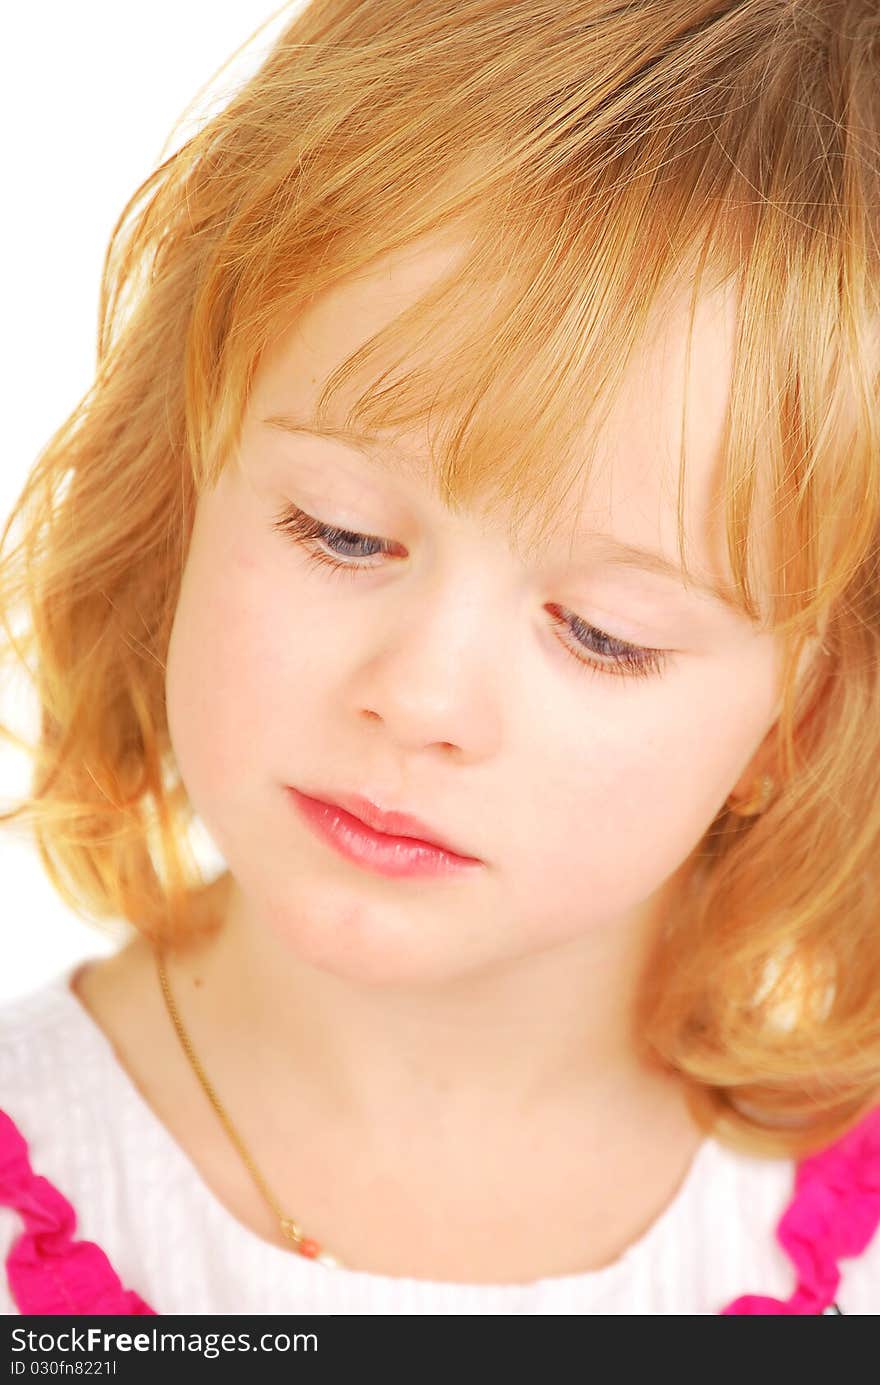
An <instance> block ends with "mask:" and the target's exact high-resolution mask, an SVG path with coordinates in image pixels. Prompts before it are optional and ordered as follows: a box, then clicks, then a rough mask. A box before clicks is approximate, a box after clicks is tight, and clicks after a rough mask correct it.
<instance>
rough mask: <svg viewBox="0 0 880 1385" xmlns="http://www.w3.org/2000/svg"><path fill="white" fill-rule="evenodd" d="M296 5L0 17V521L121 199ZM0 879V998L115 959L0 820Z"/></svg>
mask: <svg viewBox="0 0 880 1385" xmlns="http://www.w3.org/2000/svg"><path fill="white" fill-rule="evenodd" d="M300 7H301V0H294V2H293V3H289V4H287V5H285V6H283V7H279V5H278V4H277V2H276V3H274V4H273V3H272V0H151V4H150V5H148V6H147V5H128V4H126V3H124V0H122V3H120V0H76V3H74V4H70V3H69V2H68V0H49V3H44V4H40V5H25V4H16V5H13V6H11V7H10V9H9V10H8V11H7V12H6V15H5V19H4V24H3V29H4V35H3V37H4V42H3V51H4V54H5V57H4V60H3V62H2V69H0V131H2V134H0V140H2V183H3V191H2V197H3V208H4V211H3V216H2V217H0V265H2V273H3V295H2V303H3V324H4V326H3V332H2V337H0V341H2V347H0V349H2V357H0V379H2V382H3V414H2V418H3V442H4V446H3V456H2V465H0V512H2V520H3V523H5V522H6V520H7V518H8V516H9V512H10V510H11V507H12V504H13V501H14V499H15V497H16V495H17V493H18V491H19V490H20V488H21V485H22V482H23V481H24V478H25V476H26V474H27V472H28V471H29V470H30V467H31V466H32V465H33V462H34V460H35V458H36V457H37V455H38V453H39V452H40V450H41V449H42V448H43V447H44V446H45V444H46V443H47V441H48V440H49V438H50V437H51V435H52V434H53V432H54V431H55V429H56V428H57V427H59V425H60V424H61V423H62V422H63V421H64V419H65V418H66V417H67V415H68V414H69V413H70V411H71V410H72V409H73V408H74V406H75V405H76V403H77V402H78V400H79V398H80V396H81V395H82V394H83V392H84V391H85V390H86V389H87V388H88V385H89V384H90V382H91V379H92V373H93V370H94V363H95V351H96V344H97V313H98V294H99V284H100V276H101V268H102V264H103V257H104V252H105V249H106V246H107V242H108V239H109V236H110V233H111V231H112V229H113V226H114V224H115V222H116V219H117V217H118V216H119V214H120V212H121V211H122V208H123V206H124V205H125V202H126V201H127V199H128V197H129V196H130V195H131V193H132V192H134V190H135V188H136V187H137V186H138V184H139V183H140V182H141V180H142V179H143V178H144V177H145V176H146V175H147V174H148V173H149V172H150V171H151V169H152V168H154V167H155V166H156V164H157V163H159V162H160V160H161V158H162V156H163V155H164V154H165V153H170V152H171V150H172V149H174V148H176V147H177V146H178V145H179V144H180V143H181V142H182V140H183V139H184V138H185V137H186V135H187V134H188V133H191V132H192V130H193V129H194V128H196V127H197V125H198V124H200V123H201V122H202V120H203V119H204V116H205V115H206V114H207V113H210V111H213V110H216V109H217V108H218V107H219V106H220V105H222V104H224V100H225V97H226V95H227V94H228V93H229V92H231V91H232V90H233V89H234V87H235V86H236V84H237V83H239V82H240V81H241V79H242V78H243V77H244V76H246V75H248V73H249V72H251V71H253V70H254V68H255V67H256V66H257V65H258V64H259V62H260V60H261V58H262V56H263V54H264V53H265V51H266V50H267V48H268V47H269V46H270V45H271V42H272V40H273V39H274V38H275V37H276V36H277V34H278V32H279V31H280V30H281V28H282V27H283V25H284V23H285V22H287V21H288V20H289V19H290V18H291V17H292V16H293V15H294V14H295V13H296V11H297V10H298V9H299V8H300ZM267 20H269V21H270V22H269V24H268V25H267V27H266V28H265V29H264V30H263V31H262V33H260V34H258V35H256V37H255V38H254V40H253V42H252V43H249V44H248V46H247V51H246V52H245V53H244V54H241V55H240V56H239V57H237V58H236V59H235V60H234V62H233V63H231V64H230V67H229V68H227V69H226V71H225V72H223V73H222V74H220V75H219V76H217V77H216V80H214V79H215V74H216V73H217V70H218V68H219V67H220V66H221V64H223V63H224V62H226V60H227V59H229V58H231V57H232V55H233V53H235V51H236V49H237V48H239V46H240V45H241V44H243V43H245V42H246V41H247V40H248V39H249V38H250V36H251V35H252V34H253V33H254V31H255V30H256V29H257V28H258V26H260V25H261V24H264V23H265V22H266V21H267ZM206 84H207V90H206V91H204V92H203V93H202V94H201V95H199V93H200V89H201V88H203V87H205V86H206ZM196 98H198V99H196ZM194 101H195V105H194V106H193V107H192V109H191V110H190V111H189V113H188V114H187V108H188V107H189V106H190V104H191V103H192V102H194ZM185 114H187V119H186V121H185V122H184V124H183V126H182V127H181V128H180V129H176V127H177V124H178V121H180V120H181V118H182V117H183V116H184V115H185ZM172 135H173V138H172ZM166 146H167V147H166ZM26 688H27V685H26V684H25V683H22V684H21V685H20V686H18V687H15V686H13V687H10V686H8V685H7V686H3V685H0V717H2V718H3V720H4V721H6V720H7V718H8V717H9V714H10V711H12V721H13V726H14V728H15V729H16V730H19V731H22V730H29V729H30V726H31V724H32V723H31V722H30V721H28V720H26V719H23V718H24V717H26V716H27V714H28V710H27V709H28V705H29V704H27V703H26V702H25V701H24V699H25V698H26V697H27V692H26ZM22 709H24V712H23V711H22ZM26 783H27V766H26V764H25V762H24V758H23V756H21V755H20V754H18V753H17V752H13V751H10V750H9V749H8V748H6V747H5V746H3V745H2V743H0V800H2V802H0V807H2V808H4V809H5V808H7V807H9V806H11V804H12V802H13V800H14V799H15V797H16V796H17V794H18V793H19V792H21V791H22V790H23V789H24V788H25V786H26ZM0 880H2V895H0V900H2V903H0V917H2V923H0V928H2V933H0V1002H2V1001H3V1000H4V999H7V998H12V997H14V996H16V995H20V994H23V993H26V992H28V991H30V990H32V989H35V988H36V987H37V986H39V985H40V984H41V983H42V982H43V981H44V980H48V979H49V978H50V977H52V976H54V975H55V974H57V973H58V972H59V971H60V970H61V969H62V968H64V967H67V966H68V965H72V964H73V963H74V962H75V961H76V960H78V959H79V958H80V957H84V956H93V955H97V954H99V953H106V952H110V951H113V950H115V949H116V947H118V946H119V944H120V942H121V941H122V940H123V939H124V937H125V936H127V933H128V927H127V925H126V924H124V922H123V921H121V920H120V921H118V922H117V923H116V925H115V928H114V925H113V924H112V923H111V924H109V925H105V926H104V927H99V926H98V925H96V924H95V923H93V922H88V921H87V920H83V919H80V918H79V917H78V916H77V915H75V914H74V913H73V912H72V911H71V910H70V909H69V908H68V907H67V906H66V905H65V904H64V903H63V902H62V900H61V899H60V898H59V896H58V895H57V894H56V892H55V890H54V888H53V887H52V886H51V884H50V882H49V880H48V877H47V875H46V873H45V871H44V868H43V865H42V862H41V861H40V860H39V858H38V856H37V854H36V852H35V851H34V849H33V848H32V847H31V846H30V845H29V843H28V840H27V839H26V838H25V837H23V836H22V835H21V829H20V828H18V829H16V830H15V831H12V830H10V828H9V827H6V828H3V827H2V826H0ZM108 930H109V931H108Z"/></svg>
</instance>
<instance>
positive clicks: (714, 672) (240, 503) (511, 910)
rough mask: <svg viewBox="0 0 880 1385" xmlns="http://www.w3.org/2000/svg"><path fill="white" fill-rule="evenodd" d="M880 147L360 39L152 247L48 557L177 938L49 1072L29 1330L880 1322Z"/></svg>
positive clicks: (43, 1026)
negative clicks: (429, 1321)
mask: <svg viewBox="0 0 880 1385" xmlns="http://www.w3.org/2000/svg"><path fill="white" fill-rule="evenodd" d="M878 90H880V13H878V9H877V6H876V3H875V2H874V0H822V3H821V4H819V3H816V0H799V2H798V0H744V2H743V3H731V2H730V0H701V2H700V3H697V0H636V3H631V4H628V5H626V6H619V5H616V4H612V3H610V0H583V2H582V3H566V4H555V5H552V6H548V5H546V4H543V3H539V0H534V3H533V2H532V0H517V3H499V2H498V0H468V3H466V4H461V5H458V6H453V7H449V6H448V4H447V3H445V0H444V3H434V0H421V3H418V4H415V5H414V4H413V3H412V0H406V3H403V2H402V0H312V2H311V3H310V4H309V5H308V6H307V7H306V8H304V9H302V11H301V12H299V13H297V15H296V16H295V17H294V18H293V19H292V20H291V23H290V24H289V27H287V28H286V30H285V31H284V33H283V34H282V36H281V38H280V40H279V41H278V42H277V44H276V45H275V46H274V48H273V49H272V51H271V53H270V55H269V56H268V58H267V60H266V61H265V63H264V64H263V66H262V67H261V69H260V70H259V71H258V72H257V74H256V75H255V76H254V77H253V78H252V79H251V80H249V81H248V82H247V83H246V84H245V85H244V86H243V87H242V89H241V90H240V91H239V92H238V94H237V95H236V96H235V97H234V98H233V99H232V101H231V102H230V103H229V104H228V106H227V107H226V109H224V110H223V111H222V112H221V113H220V114H217V115H215V116H214V117H213V118H212V119H210V120H209V121H208V122H207V123H206V124H205V125H204V126H203V128H202V129H201V131H200V132H199V133H198V134H196V135H195V136H194V137H193V138H191V139H190V140H189V141H188V143H186V144H185V145H184V146H183V147H182V148H181V149H180V151H179V152H177V153H175V154H174V155H173V156H171V157H170V158H168V159H167V160H166V162H164V163H163V164H162V166H161V167H160V168H158V169H157V170H156V171H155V172H154V173H153V174H152V175H151V176H150V177H149V178H148V179H147V181H146V182H145V183H144V185H143V186H142V187H141V188H140V189H138V192H137V193H136V194H135V196H134V197H133V198H132V200H131V202H130V203H129V205H128V206H127V207H126V209H125V211H124V213H123V215H122V217H121V218H120V221H119V223H118V225H117V227H116V230H115V231H114V235H113V238H112V241H111V246H110V250H109V254H108V259H107V264H106V274H105V279H104V284H103V298H102V319H101V326H100V343H99V366H98V371H97V376H96V379H95V382H94V385H93V387H92V389H91V390H90V391H89V393H88V395H87V396H86V398H84V400H83V401H82V403H81V405H80V406H79V408H78V409H77V410H76V411H75V413H74V415H73V416H72V417H71V418H70V419H69V420H68V421H67V422H66V423H65V424H64V425H63V426H62V428H61V429H60V430H59V431H58V432H57V433H56V435H55V436H54V438H53V439H52V441H51V443H50V445H49V446H48V448H47V449H46V450H45V452H44V453H43V454H42V455H41V457H40V458H39V460H38V462H37V464H36V466H35V469H34V471H33V473H32V475H31V477H30V479H29V480H28V483H27V484H26V486H25V488H24V490H23V492H22V495H21V497H20V499H19V502H18V504H17V506H16V511H15V513H14V515H13V519H15V520H17V521H18V522H19V523H20V524H21V533H20V536H19V538H18V541H17V544H15V545H13V544H12V542H11V539H10V532H11V524H12V520H11V521H10V526H7V531H6V534H5V535H4V546H5V555H4V559H3V567H2V582H3V588H2V609H3V610H4V611H5V613H6V621H5V625H6V631H7V653H8V655H9V657H10V658H12V657H13V656H14V657H16V658H18V659H19V660H20V661H21V662H22V663H27V661H28V660H30V664H29V666H30V667H31V668H32V669H33V672H34V676H35V683H36V691H37V694H38V697H39V706H40V709H41V725H40V734H39V740H38V743H37V744H36V745H35V746H33V748H32V749H33V753H34V756H35V761H34V766H35V768H34V778H33V790H32V793H31V794H30V796H29V798H28V800H27V801H26V802H24V803H21V804H19V805H18V806H17V808H16V809H15V810H14V811H11V812H9V813H7V815H6V819H7V820H9V821H12V820H14V819H16V818H18V819H22V818H25V819H26V820H27V821H28V822H29V823H30V824H31V825H32V828H33V831H34V833H35V839H36V842H37V843H38V845H39V848H40V851H41V853H42V858H43V860H44V862H45V864H46V868H47V870H48V872H49V874H50V876H51V879H52V880H53V882H54V883H55V885H56V886H57V888H58V890H59V892H60V894H61V896H62V897H63V898H64V899H65V900H66V901H67V902H68V903H69V904H70V905H71V906H72V907H73V908H75V909H77V910H78V911H79V912H80V913H81V914H84V915H85V916H86V917H90V918H92V919H95V920H100V919H102V918H113V919H121V920H123V921H127V922H128V923H129V924H130V925H131V936H130V939H129V941H127V942H126V944H125V945H124V946H123V947H122V949H121V950H120V951H118V952H117V953H115V954H114V955H112V956H111V957H109V958H108V959H97V958H92V959H90V960H87V961H86V962H85V963H83V964H80V965H77V966H76V967H75V968H72V969H70V970H68V971H66V972H65V973H64V974H59V975H58V976H57V977H56V979H55V980H54V981H52V982H51V983H50V984H47V985H45V986H44V987H43V988H42V989H40V990H39V991H37V992H34V993H32V994H30V995H27V996H26V997H24V998H23V999H19V1000H17V1001H15V1002H13V1003H11V1004H7V1005H6V1006H5V1008H4V1011H3V1014H2V1020H0V1028H2V1043H0V1110H2V1117H0V1141H2V1143H0V1153H2V1158H0V1191H2V1198H0V1202H2V1207H0V1212H2V1222H0V1230H2V1253H3V1262H4V1265H5V1282H4V1284H3V1295H4V1302H5V1311H6V1312H7V1313H34V1312H44V1313H45V1312H48V1313H89V1312H111V1313H158V1314H166V1313H204V1314H217V1313H282V1312H295V1313H308V1312H318V1313H384V1314H398V1313H453V1314H461V1313H465V1314H467V1313H500V1314H508V1313H510V1314H531V1313H548V1314H550V1313H553V1314H555V1313H591V1314H592V1313H596V1314H599V1313H610V1314H618V1313H619V1314H659V1313H670V1314H694V1313H698V1314H709V1313H711V1314H717V1313H810V1314H818V1313H825V1312H829V1313H837V1312H844V1313H876V1312H877V1311H878V1308H880V1234H878V1232H877V1226H878V1221H880V994H878V985H877V976H878V968H880V930H878V927H877V918H878V913H877V875H878V867H877V862H878V859H880V853H878V841H880V785H878V777H877V765H878V743H880V658H878V652H880V421H878V412H877V384H878V377H880V333H878V330H877V327H878V320H880V255H878V246H880V234H878V233H880V177H878V160H877V152H878V142H880V106H878V101H877V92H878ZM676 455H677V457H678V465H677V466H676ZM13 611H16V612H18V614H19V628H18V629H17V630H16V631H15V633H13V630H12V620H11V617H12V613H13ZM7 734H9V735H12V734H14V733H12V732H11V731H8V732H7ZM197 822H201V823H202V824H203V825H204V827H205V828H206V829H207V831H208V833H209V834H210V837H211V838H212V839H213V841H214V842H215V843H216V845H217V847H218V848H219V851H220V853H221V854H222V858H223V863H224V865H225V867H226V869H225V870H223V871H222V872H221V873H220V874H219V875H218V876H216V878H214V879H210V878H208V875H207V873H205V872H203V871H202V870H201V869H200V867H199V866H198V863H197V857H196V853H195V851H194V850H193V841H192V837H191V829H192V828H193V826H194V825H195V824H196V823H197ZM7 945H9V944H7Z"/></svg>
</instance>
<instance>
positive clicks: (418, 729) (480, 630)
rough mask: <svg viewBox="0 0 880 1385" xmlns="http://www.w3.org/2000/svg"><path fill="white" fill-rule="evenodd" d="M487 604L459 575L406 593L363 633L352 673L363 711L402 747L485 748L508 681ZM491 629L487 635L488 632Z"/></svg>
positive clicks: (491, 742)
mask: <svg viewBox="0 0 880 1385" xmlns="http://www.w3.org/2000/svg"><path fill="white" fill-rule="evenodd" d="M488 607H489V603H488V601H487V600H485V599H481V597H480V595H479V594H478V592H477V589H476V587H475V586H474V584H473V582H467V581H464V580H462V579H460V580H458V581H456V582H451V581H448V580H447V581H446V582H444V583H443V584H442V586H441V584H440V583H439V582H438V583H437V584H435V585H434V587H433V589H432V590H431V591H430V592H426V591H425V588H424V586H422V587H421V589H420V591H419V592H418V593H416V592H415V591H414V592H413V593H411V594H408V596H407V599H406V600H405V601H404V600H401V601H400V602H399V604H396V605H395V606H394V607H393V609H392V610H388V611H386V612H385V613H384V615H383V617H382V618H381V619H380V620H377V622H376V624H375V625H374V626H372V628H371V629H370V630H369V631H368V632H367V633H366V635H365V638H364V644H363V645H362V646H361V650H360V658H359V660H358V664H357V667H356V670H355V672H354V676H353V683H352V687H353V693H354V697H355V698H356V705H357V707H358V709H359V711H360V714H361V715H362V716H363V717H365V718H367V719H369V720H371V721H374V722H380V723H381V724H382V725H383V726H384V727H385V730H386V732H387V734H388V736H389V737H390V738H392V739H393V740H394V741H395V743H396V744H397V745H399V746H400V747H401V748H402V749H408V750H415V749H422V748H426V747H429V746H438V747H443V748H444V749H446V750H455V751H457V752H458V754H459V756H467V757H471V756H474V757H479V756H482V755H486V754H490V753H491V752H492V750H493V749H494V748H495V747H496V746H497V744H498V741H499V739H500V735H501V723H502V718H503V703H502V694H503V689H504V687H505V685H509V674H508V671H507V670H506V669H505V665H504V660H503V657H502V649H501V647H500V643H498V642H496V637H493V634H492V632H493V630H498V629H500V626H501V622H500V620H498V619H495V620H494V621H493V618H492V615H491V614H490V611H489V609H488ZM487 632H488V633H487Z"/></svg>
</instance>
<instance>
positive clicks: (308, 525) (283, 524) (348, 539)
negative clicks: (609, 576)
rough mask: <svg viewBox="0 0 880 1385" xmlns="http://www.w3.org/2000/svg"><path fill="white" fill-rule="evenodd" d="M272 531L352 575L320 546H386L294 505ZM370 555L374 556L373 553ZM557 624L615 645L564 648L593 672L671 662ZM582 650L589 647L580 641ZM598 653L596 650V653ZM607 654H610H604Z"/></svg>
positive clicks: (582, 626) (581, 624) (349, 566)
mask: <svg viewBox="0 0 880 1385" xmlns="http://www.w3.org/2000/svg"><path fill="white" fill-rule="evenodd" d="M273 528H274V529H276V530H278V531H280V532H281V533H283V534H285V535H286V536H287V537H288V538H290V539H292V540H293V542H294V543H295V544H297V545H298V546H299V547H300V548H302V549H303V550H304V551H305V553H306V556H307V557H308V559H309V561H310V562H314V563H318V564H321V565H324V566H327V567H329V568H332V569H333V570H335V571H336V572H345V573H348V574H349V575H350V576H353V575H354V574H355V573H358V572H363V571H365V569H364V568H363V567H361V566H359V565H358V564H356V563H353V562H347V561H345V560H344V559H343V558H341V557H339V556H338V555H335V554H333V553H328V552H327V551H326V549H324V548H320V547H319V546H318V545H319V544H320V543H328V542H337V543H338V542H339V541H340V540H341V541H342V542H345V543H355V544H356V543H360V542H365V543H379V544H381V543H383V540H382V539H379V538H377V537H376V536H375V535H373V534H358V533H356V532H355V531H354V530H352V529H338V528H336V527H335V526H334V525H332V524H322V523H321V522H320V520H317V519H314V518H313V517H312V516H311V515H307V514H306V513H305V511H304V510H300V509H299V508H298V507H297V506H295V505H291V506H289V507H288V508H287V509H285V510H284V511H282V513H281V514H280V515H279V516H278V518H277V519H276V521H275V523H274V525H273ZM370 556H375V555H374V554H372V555H370ZM554 624H556V625H559V626H564V627H565V628H566V629H567V630H573V629H575V628H576V629H578V630H580V631H581V632H583V633H585V634H586V635H587V636H588V637H589V638H590V639H591V640H592V641H593V642H594V643H597V644H605V645H610V646H613V649H612V650H611V651H610V654H609V659H608V660H600V659H595V658H587V657H585V656H584V655H582V654H578V653H576V651H575V650H574V649H573V648H572V646H571V645H570V644H566V645H564V648H565V649H566V650H567V651H568V653H569V654H571V656H572V658H573V659H574V660H576V662H577V663H578V664H580V665H581V667H585V668H587V669H588V670H589V671H590V672H599V673H610V674H611V675H612V676H613V677H617V678H620V677H624V678H633V677H635V678H649V677H651V676H652V675H653V676H659V675H660V674H662V673H663V672H664V671H665V670H666V667H667V665H668V663H669V660H670V654H669V652H668V651H667V650H664V649H650V648H644V647H643V646H641V645H637V644H629V643H628V642H627V641H625V640H617V639H615V638H614V637H613V635H608V634H606V633H605V631H604V630H599V629H597V627H596V626H595V625H589V624H588V623H587V622H586V621H585V620H581V619H580V617H579V616H572V617H571V619H560V618H559V617H557V616H554ZM578 644H579V646H580V648H582V649H584V648H586V646H585V645H584V644H583V642H582V641H581V640H578ZM596 652H598V651H596V650H593V653H596ZM605 652H606V653H608V652H609V651H607V650H606V651H605Z"/></svg>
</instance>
